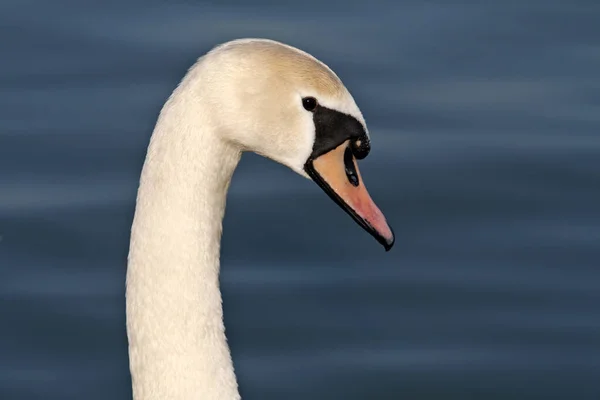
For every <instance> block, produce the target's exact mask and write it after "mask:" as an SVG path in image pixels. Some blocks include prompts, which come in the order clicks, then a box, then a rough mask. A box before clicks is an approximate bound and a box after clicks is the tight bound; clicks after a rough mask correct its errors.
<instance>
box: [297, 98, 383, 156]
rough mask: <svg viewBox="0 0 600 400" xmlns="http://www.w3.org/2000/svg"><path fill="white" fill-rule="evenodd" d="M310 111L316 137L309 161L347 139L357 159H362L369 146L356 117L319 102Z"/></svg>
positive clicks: (363, 129)
mask: <svg viewBox="0 0 600 400" xmlns="http://www.w3.org/2000/svg"><path fill="white" fill-rule="evenodd" d="M312 112H313V121H314V123H315V131H316V137H315V144H314V145H313V151H312V154H311V155H310V157H309V161H310V160H314V159H315V158H317V157H319V156H320V155H323V154H325V153H327V152H328V151H330V150H333V149H335V148H336V147H338V146H339V145H340V144H342V143H344V142H345V141H346V140H348V139H350V142H351V148H352V153H353V154H354V156H355V157H356V158H357V159H359V160H360V159H363V158H365V157H366V156H367V154H369V150H370V149H371V146H370V144H369V139H368V138H367V132H366V131H365V128H364V127H363V125H362V124H361V123H360V122H359V121H358V120H357V119H356V118H354V117H353V116H351V115H348V114H344V113H342V112H339V111H336V110H332V109H330V108H326V107H323V106H321V105H319V104H317V105H316V107H315V108H314V110H313V111H312Z"/></svg>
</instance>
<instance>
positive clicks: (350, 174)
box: [344, 147, 359, 186]
mask: <svg viewBox="0 0 600 400" xmlns="http://www.w3.org/2000/svg"><path fill="white" fill-rule="evenodd" d="M344 167H345V168H346V177H347V178H348V181H349V182H350V183H351V184H352V186H358V183H359V181H358V174H357V173H356V167H355V166H354V157H353V156H352V149H350V147H347V148H346V151H345V152H344Z"/></svg>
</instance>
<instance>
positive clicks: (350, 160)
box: [306, 140, 394, 251]
mask: <svg viewBox="0 0 600 400" xmlns="http://www.w3.org/2000/svg"><path fill="white" fill-rule="evenodd" d="M306 172H307V173H308V175H309V176H310V177H311V178H312V179H313V180H314V181H315V182H316V183H317V184H318V185H319V186H321V188H322V189H323V190H324V191H325V192H326V193H327V194H328V195H329V197H331V198H332V199H333V201H335V202H336V203H337V204H338V205H339V206H340V207H342V208H343V209H344V211H346V212H347V213H348V214H350V216H351V217H352V218H353V219H354V220H355V221H356V222H357V223H358V224H359V225H360V226H362V227H363V228H364V229H365V230H366V231H367V232H369V233H370V234H371V235H373V236H374V237H375V239H377V241H378V242H379V243H381V244H382V245H383V247H384V248H385V250H386V251H389V250H390V249H391V248H392V246H393V245H394V232H393V231H392V228H390V226H389V225H388V223H387V221H386V220H385V216H384V215H383V213H382V212H381V211H380V210H379V208H378V207H377V205H375V203H374V202H373V200H372V199H371V196H369V192H367V188H366V187H365V185H364V183H363V181H362V177H361V175H360V171H359V170H358V164H357V162H356V158H355V157H354V155H353V153H352V149H351V147H350V141H349V140H347V141H345V142H344V143H342V144H341V145H339V146H338V147H336V148H334V149H333V150H330V151H329V152H327V153H325V154H322V155H320V156H319V157H317V158H315V159H314V160H310V161H309V162H308V163H307V164H306Z"/></svg>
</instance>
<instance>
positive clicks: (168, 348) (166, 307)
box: [126, 87, 240, 400]
mask: <svg viewBox="0 0 600 400" xmlns="http://www.w3.org/2000/svg"><path fill="white" fill-rule="evenodd" d="M184 89H185V87H180V88H179V90H178V91H176V92H175V93H174V95H173V96H172V97H171V99H170V100H169V101H168V102H167V103H166V104H165V107H164V108H163V110H162V112H161V115H160V117H159V120H158V122H157V125H156V128H155V130H154V133H153V135H152V138H151V142H150V146H149V148H148V154H147V156H146V161H145V163H144V167H143V171H142V176H141V180H140V187H139V190H138V197H137V203H136V211H135V216H134V222H133V226H132V233H131V243H130V252H129V259H128V270H127V287H126V291H127V296H126V297H127V331H128V338H129V355H130V370H131V376H132V384H133V397H134V399H135V400H158V399H161V400H164V399H169V400H184V399H185V400H190V399H210V400H225V399H227V400H236V399H239V398H240V396H239V393H238V389H237V382H236V378H235V374H234V370H233V364H232V361H231V356H230V352H229V347H228V345H227V341H226V337H225V329H224V324H223V311H222V305H221V292H220V288H219V253H220V240H221V232H222V220H223V215H224V212H225V201H226V196H227V189H228V187H229V182H230V180H231V177H232V174H233V172H234V169H235V167H236V165H237V163H238V161H239V158H240V151H239V149H237V148H236V147H234V146H233V145H231V144H229V143H227V142H226V141H224V140H222V139H221V138H220V137H219V135H218V132H216V130H215V129H213V128H212V127H211V125H210V119H209V118H207V117H206V116H204V115H202V112H199V110H200V111H201V110H202V108H201V107H200V106H199V105H198V104H193V105H192V104H190V102H194V101H196V99H193V98H191V97H186V96H185V95H184V94H182V93H183V90H184ZM192 110H193V111H192Z"/></svg>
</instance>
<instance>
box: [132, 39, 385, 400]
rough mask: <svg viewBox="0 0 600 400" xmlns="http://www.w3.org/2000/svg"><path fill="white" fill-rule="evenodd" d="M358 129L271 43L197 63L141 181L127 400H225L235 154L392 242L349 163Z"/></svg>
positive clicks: (344, 97)
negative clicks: (228, 202)
mask: <svg viewBox="0 0 600 400" xmlns="http://www.w3.org/2000/svg"><path fill="white" fill-rule="evenodd" d="M369 148H370V144H369V136H368V133H367V128H366V125H365V121H364V119H363V116H362V114H361V112H360V111H359V109H358V107H357V106H356V104H355V102H354V99H353V98H352V96H351V95H350V93H349V92H348V90H347V89H346V88H345V87H344V85H343V84H342V82H341V81H340V79H339V78H338V77H337V76H336V75H335V73H334V72H333V71H331V70H330V69H329V68H328V67H327V66H326V65H325V64H323V63H321V62H320V61H318V60H317V59H315V58H314V57H312V56H311V55H309V54H307V53H305V52H303V51H300V50H298V49H296V48H293V47H290V46H287V45H284V44H282V43H278V42H275V41H271V40H263V39H243V40H235V41H232V42H228V43H225V44H223V45H220V46H218V47H216V48H214V49H213V50H211V51H210V52H209V53H207V54H206V55H204V56H203V57H201V58H200V59H199V60H198V61H197V62H196V63H195V64H194V66H193V67H192V68H190V70H189V71H188V73H187V74H186V76H185V77H184V79H183V80H182V81H181V83H180V84H179V86H178V87H177V88H176V89H175V91H174V92H173V94H172V95H171V96H170V98H169V99H168V101H167V102H166V103H165V105H164V107H163V109H162V111H161V113H160V116H159V118H158V121H157V123H156V127H155V129H154V132H153V134H152V138H151V140H150V145H149V147H148V153H147V156H146V161H145V163H144V167H143V171H142V174H141V179H140V186H139V190H138V196H137V204H136V210H135V217H134V221H133V226H132V232H131V243H130V250H129V257H128V269H127V296H126V298H127V332H128V338H129V357H130V370H131V377H132V384H133V397H134V399H136V400H192V399H207V400H234V399H239V398H240V394H239V392H238V385H237V381H236V377H235V374H234V369H233V364H232V361H231V356H230V352H229V347H228V345H227V341H226V337H225V329H224V326H223V311H222V307H221V292H220V289H219V249H220V240H221V231H222V219H223V214H224V211H225V198H226V194H227V189H228V187H229V182H230V180H231V176H232V174H233V171H234V169H235V167H236V165H237V164H238V161H239V159H240V155H241V153H242V152H243V151H254V152H256V153H258V154H261V155H263V156H265V157H268V158H270V159H273V160H275V161H277V162H280V163H282V164H284V165H286V166H288V167H289V168H291V169H292V170H294V171H296V172H297V173H299V174H300V175H303V176H305V177H307V178H309V179H312V180H314V181H315V182H316V183H317V184H319V186H321V187H322V188H323V189H324V190H325V192H327V194H328V195H329V196H331V198H332V199H334V200H335V201H336V202H337V203H338V204H339V205H340V206H341V207H342V208H343V209H344V210H345V211H346V212H348V213H349V214H350V215H351V216H352V217H353V218H354V219H355V220H356V221H357V222H358V223H359V224H360V225H361V226H362V227H363V228H365V229H366V230H367V231H369V232H370V233H371V234H372V235H373V236H374V237H375V238H376V239H377V240H378V241H379V242H380V243H382V244H383V245H384V247H385V248H386V250H389V249H390V248H391V247H392V245H393V243H394V234H393V232H392V230H391V229H390V227H389V226H388V224H387V222H386V220H385V218H384V216H383V214H382V213H381V212H380V211H379V209H378V208H377V206H376V205H375V204H374V203H373V201H372V200H371V198H370V197H369V194H368V193H367V191H366V189H365V186H364V184H363V183H362V178H361V176H360V173H359V171H358V166H357V163H356V161H355V158H356V159H360V158H363V157H365V156H366V155H367V153H368V152H369Z"/></svg>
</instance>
